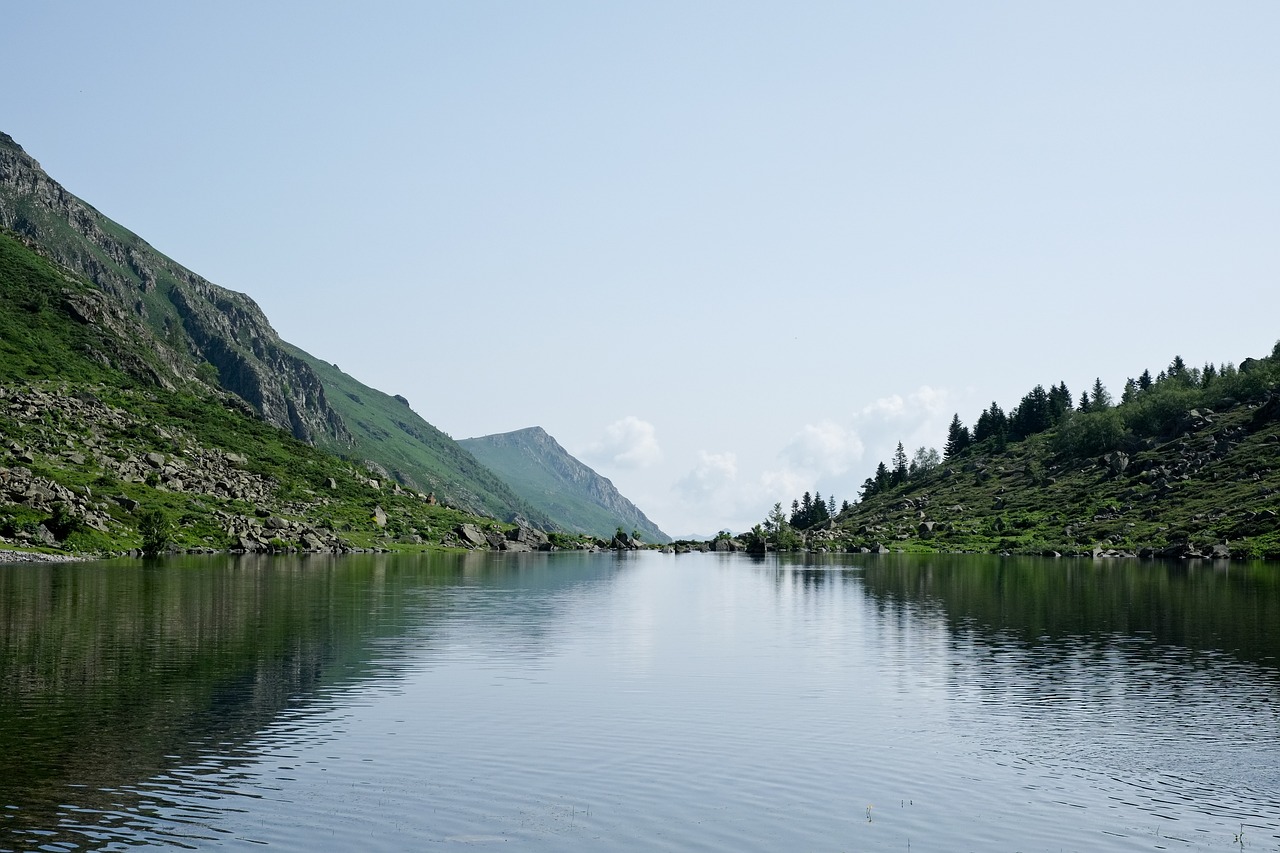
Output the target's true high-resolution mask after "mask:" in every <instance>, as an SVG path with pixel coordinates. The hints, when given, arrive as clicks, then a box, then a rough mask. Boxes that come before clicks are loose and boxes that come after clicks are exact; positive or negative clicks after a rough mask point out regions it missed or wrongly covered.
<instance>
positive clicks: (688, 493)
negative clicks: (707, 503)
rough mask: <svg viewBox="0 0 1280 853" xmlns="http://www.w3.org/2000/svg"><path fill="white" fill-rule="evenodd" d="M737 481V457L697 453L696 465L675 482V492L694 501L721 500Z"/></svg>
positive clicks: (724, 454) (723, 454)
mask: <svg viewBox="0 0 1280 853" xmlns="http://www.w3.org/2000/svg"><path fill="white" fill-rule="evenodd" d="M737 479H738V457H737V456H735V455H734V454H732V453H707V452H706V451H705V450H699V451H698V464H697V465H695V466H694V468H693V470H692V471H690V472H689V473H687V474H685V475H684V476H683V477H681V478H680V479H679V480H677V481H676V490H677V491H678V492H680V493H681V494H682V495H684V496H685V497H687V498H689V499H691V500H695V501H701V500H707V499H710V498H716V499H721V498H723V497H725V493H726V492H727V491H730V490H731V489H732V487H733V486H734V484H735V483H736V482H737Z"/></svg>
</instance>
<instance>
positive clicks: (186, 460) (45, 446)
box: [0, 231, 571, 556]
mask: <svg viewBox="0 0 1280 853" xmlns="http://www.w3.org/2000/svg"><path fill="white" fill-rule="evenodd" d="M109 305H110V303H109V301H108V300H106V299H104V297H103V294H102V291H101V290H99V289H98V287H97V286H96V285H95V284H94V283H93V282H90V281H88V280H86V279H85V278H83V277H81V276H77V275H76V274H74V273H72V272H71V271H69V270H66V269H65V268H61V267H59V266H57V265H56V264H54V263H53V262H52V261H50V260H49V259H48V258H45V257H43V256H42V255H40V254H38V253H37V252H36V251H34V250H33V249H32V248H31V247H30V246H28V245H26V243H25V242H24V240H23V239H21V238H19V236H18V235H16V234H14V233H12V232H7V231H0V436H3V441H2V442H0V549H7V548H11V547H16V548H20V549H25V550H30V549H33V548H47V549H53V550H57V551H64V552H65V551H75V552H80V553H90V554H118V553H121V552H123V551H130V550H137V549H140V548H144V547H146V546H147V545H148V543H151V544H154V545H156V547H157V548H159V547H161V546H166V545H170V544H171V545H174V546H177V547H180V548H183V549H196V550H201V551H205V550H210V549H213V550H226V549H231V550H243V551H279V550H284V549H299V550H306V551H345V550H351V549H355V548H375V547H376V548H390V547H413V546H419V545H452V546H462V545H466V544H473V545H474V544H480V543H482V542H483V543H484V547H489V546H491V545H498V546H502V545H503V544H504V542H505V540H504V538H503V532H502V530H501V526H500V525H498V524H497V523H496V522H494V521H492V520H487V519H478V518H475V517H472V516H470V515H467V514H464V513H462V512H460V511H458V510H456V509H451V508H449V507H445V506H441V505H438V504H434V503H433V502H432V501H431V500H430V499H429V496H428V495H425V494H422V493H421V492H416V491H412V490H406V489H403V488H401V487H400V485H398V484H396V483H389V482H387V481H385V480H381V479H378V478H375V477H371V476H370V473H369V471H368V470H367V468H366V467H365V466H364V465H361V464H357V463H354V462H350V461H346V460H343V459H340V458H338V457H337V456H334V455H333V454H331V453H327V452H324V451H322V450H321V449H319V448H317V447H315V446H313V445H310V444H307V443H304V442H302V441H300V440H298V439H297V438H296V437H295V436H294V435H293V434H292V432H291V431H289V430H286V429H282V428H281V427H279V426H276V425H273V424H270V423H268V422H266V421H265V420H263V419H262V418H261V417H260V416H259V414H258V412H256V411H255V410H254V409H253V408H252V407H251V406H249V405H248V404H247V403H246V402H245V401H244V400H242V399H241V398H240V397H238V396H236V395H234V394H231V393H229V392H226V391H222V390H219V389H216V388H214V387H211V386H210V385H208V384H205V383H204V382H202V381H200V380H198V379H191V380H188V381H185V382H181V380H180V376H178V375H176V374H173V373H172V372H170V371H171V367H172V365H171V364H170V363H169V362H167V361H166V355H165V354H164V353H162V352H161V351H160V349H159V347H160V344H159V342H158V341H156V340H155V338H154V337H153V335H152V334H151V329H150V328H149V327H148V326H147V325H146V324H145V321H144V318H142V317H140V316H138V315H133V314H130V313H128V312H122V313H121V314H119V315H117V314H116V313H114V312H112V311H110V309H109V307H108V308H107V310H106V312H105V314H106V316H107V317H108V318H109V320H110V322H106V323H100V322H95V321H94V320H93V319H92V317H91V316H89V312H88V311H87V310H86V308H85V306H98V307H103V306H109ZM161 380H163V381H161ZM179 383H180V384H179ZM464 525H469V527H465V528H464ZM467 533H471V534H473V535H472V536H470V537H468V536H466V534H467ZM464 539H466V540H467V541H465V542H464ZM559 542H560V544H564V545H569V544H571V543H569V542H566V541H565V540H563V539H561V540H559ZM3 553H4V551H3V550H0V556H2V555H3Z"/></svg>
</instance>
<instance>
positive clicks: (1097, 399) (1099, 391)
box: [1090, 377, 1111, 412]
mask: <svg viewBox="0 0 1280 853" xmlns="http://www.w3.org/2000/svg"><path fill="white" fill-rule="evenodd" d="M1090 405H1091V406H1092V407H1093V411H1095V412H1101V411H1103V410H1104V409H1109V408H1111V395H1110V394H1109V393H1107V389H1106V388H1104V387H1103V385H1102V378H1101V377H1099V378H1097V379H1095V380H1094V381H1093V401H1092V403H1091V404H1090Z"/></svg>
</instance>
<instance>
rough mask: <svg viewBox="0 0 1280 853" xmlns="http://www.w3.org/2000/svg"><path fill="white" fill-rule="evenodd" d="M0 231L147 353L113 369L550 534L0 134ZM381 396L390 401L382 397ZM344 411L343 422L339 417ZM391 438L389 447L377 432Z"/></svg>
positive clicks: (79, 312)
mask: <svg viewBox="0 0 1280 853" xmlns="http://www.w3.org/2000/svg"><path fill="white" fill-rule="evenodd" d="M0 228H4V229H6V230H8V231H9V232H11V233H13V234H14V235H16V236H17V237H18V238H19V239H20V240H22V241H23V242H24V244H26V245H27V246H28V248H32V249H34V250H35V251H36V252H38V253H39V254H41V255H43V256H44V257H46V258H48V259H49V260H50V261H52V262H53V263H55V264H57V265H58V266H59V267H61V268H64V269H65V270H67V271H69V272H70V273H71V274H73V275H79V276H82V277H83V278H84V279H86V280H87V281H89V282H90V283H92V284H93V285H94V286H95V287H96V291H94V290H90V289H76V290H75V291H74V293H72V294H71V295H70V296H69V297H68V298H69V299H70V300H71V302H72V305H71V308H72V310H73V311H74V312H75V314H76V316H77V317H78V319H79V321H80V322H82V323H86V324H93V325H96V326H100V327H103V328H111V329H114V330H115V331H116V332H117V333H118V337H119V338H121V339H125V338H131V339H143V338H145V339H146V340H147V342H148V347H147V348H146V350H147V351H145V352H143V354H142V356H141V357H139V355H138V353H139V350H137V349H135V348H123V349H120V348H117V349H119V350H120V351H119V353H118V355H120V356H121V357H127V359H128V361H127V362H122V363H120V364H119V365H117V366H119V367H121V368H122V369H124V370H126V372H132V373H133V374H134V375H136V376H138V377H139V378H140V379H143V380H145V381H148V382H151V383H154V384H156V385H158V386H160V387H162V388H164V389H165V390H167V391H177V390H181V389H184V388H190V387H194V386H197V385H200V386H204V387H208V388H210V389H213V390H215V391H218V390H222V391H226V392H230V393H231V394H233V395H235V396H236V397H237V398H238V399H240V400H242V401H244V403H245V404H246V405H248V406H249V407H250V408H252V409H253V410H254V411H255V412H256V413H257V414H258V416H260V417H261V418H262V419H263V420H265V421H266V422H267V423H270V424H273V425H274V426H277V427H280V428H282V429H285V430H288V431H289V432H290V433H292V434H293V435H294V437H295V438H297V439H299V440H301V441H304V442H306V443H309V444H314V445H317V446H320V447H323V448H325V449H327V450H329V451H330V452H333V453H336V454H338V455H340V456H344V457H349V458H353V459H356V461H360V462H362V463H371V464H372V465H373V466H374V467H375V468H380V469H382V470H383V471H384V472H385V473H386V474H390V475H392V476H394V474H396V473H398V474H399V475H400V478H401V479H402V480H403V483H402V485H405V486H407V487H409V488H410V489H412V490H414V491H434V492H435V493H436V495H437V497H438V498H439V499H440V500H441V501H444V502H447V503H449V504H450V505H452V506H455V507H457V508H459V509H463V510H465V511H467V512H469V513H472V514H478V515H484V516H490V517H495V518H501V519H503V520H511V519H513V518H515V517H517V516H521V517H524V518H526V520H527V521H529V522H530V523H532V524H539V525H543V526H545V527H547V528H548V529H552V530H554V529H556V526H555V524H554V522H553V521H552V520H551V519H549V518H546V517H545V516H542V515H541V514H540V513H538V512H537V511H536V510H534V509H532V508H530V507H528V506H527V505H526V504H525V503H524V502H523V501H521V500H520V499H519V498H518V496H516V495H515V493H514V492H512V491H511V490H510V489H509V488H508V487H507V486H506V484H505V483H503V482H502V481H501V480H500V479H499V478H498V477H496V476H495V475H493V473H492V472H490V471H488V470H486V469H484V467H483V466H482V465H480V463H479V462H477V461H476V460H475V459H474V458H473V457H472V456H471V455H470V454H469V453H467V452H466V451H465V450H463V449H462V448H461V447H459V446H458V445H457V444H456V442H454V441H453V440H452V439H451V438H449V437H448V436H445V435H444V434H443V433H441V432H440V431H439V430H436V429H435V427H433V426H431V425H430V424H429V423H427V421H426V420H425V419H423V418H421V417H420V416H419V415H417V414H416V413H412V414H411V416H408V417H406V418H403V419H401V420H402V421H403V424H404V426H403V427H400V428H399V429H396V428H392V429H390V430H388V429H384V428H383V426H382V425H381V424H380V423H379V421H380V418H379V417H377V416H375V415H369V416H362V415H365V414H367V413H364V412H357V411H354V410H353V408H352V406H350V405H349V404H348V400H347V398H346V397H345V396H342V395H341V394H339V395H338V396H336V397H335V398H333V399H331V398H330V393H329V389H328V388H327V387H326V383H327V384H328V385H330V386H335V385H345V384H347V383H356V384H358V386H359V389H360V392H359V393H360V395H363V396H364V397H367V398H369V399H370V400H371V401H374V404H373V405H374V408H379V407H381V408H383V409H385V408H386V406H385V404H384V402H383V399H382V398H384V397H386V395H382V393H381V392H378V391H376V390H375V389H372V388H370V387H369V386H367V385H363V384H361V383H357V381H356V380H354V379H351V378H350V377H347V378H346V379H344V380H342V381H337V380H336V379H335V378H334V377H333V376H331V375H330V374H329V370H328V367H329V366H328V364H327V363H326V362H324V361H322V360H321V359H318V358H316V357H314V356H312V355H310V354H309V353H305V352H304V351H302V350H301V349H299V348H297V347H295V346H293V345H291V344H288V343H287V342H285V341H283V340H282V339H281V338H280V336H279V335H278V334H277V333H276V331H275V329H274V328H273V327H272V326H271V324H270V322H269V320H268V319H267V317H266V315H265V314H264V313H263V311H262V310H261V308H260V307H259V306H258V305H257V303H256V302H254V301H253V300H252V299H251V298H250V297H248V296H247V295H245V294H243V293H238V292H235V291H232V290H228V289H227V288H224V287H221V286H219V285H215V284H213V283H212V282H209V281H208V280H206V279H204V278H203V277H201V276H199V275H198V274H196V273H194V272H192V271H191V270H189V269H187V268H186V267H184V266H182V265H181V264H179V263H177V262H176V261H173V260H172V259H170V258H168V257H167V256H165V255H164V254H162V253H161V252H159V251H158V250H156V249H155V248H154V247H152V246H151V245H150V244H148V243H147V242H146V241H145V240H144V239H142V238H141V237H140V236H138V235H137V234H135V233H133V232H132V231H130V230H129V229H127V228H125V227H124V226H122V225H120V224H118V223H116V222H114V221H112V220H111V219H109V218H107V217H106V216H104V215H103V214H101V213H100V212H99V211H98V210H97V209H96V208H94V207H93V206H92V205H90V204H88V203H87V202H85V201H83V200H81V199H80V198H78V197H77V196H75V195H74V194H72V193H71V192H69V191H68V190H66V189H65V188H64V187H63V186H62V185H61V184H59V183H58V182H57V181H56V180H54V179H53V178H52V177H50V176H49V175H48V174H47V173H46V172H45V171H44V169H43V168H42V167H41V166H40V164H39V163H38V162H37V161H36V160H35V159H34V158H32V157H31V156H30V155H29V154H27V152H26V151H25V150H23V148H22V146H21V145H19V144H18V143H17V142H16V141H15V140H14V139H13V137H11V136H9V135H8V134H5V133H0ZM388 399H389V398H388ZM344 415H345V416H344ZM392 433H396V434H397V435H399V437H398V438H396V439H394V440H389V439H388V435H390V434H392Z"/></svg>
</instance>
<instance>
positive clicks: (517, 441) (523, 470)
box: [458, 427, 671, 544]
mask: <svg viewBox="0 0 1280 853" xmlns="http://www.w3.org/2000/svg"><path fill="white" fill-rule="evenodd" d="M458 443H459V444H461V445H462V446H463V447H464V448H466V449H467V450H469V451H471V453H472V455H474V456H475V457H476V458H477V459H479V460H480V461H481V462H482V463H484V465H485V466H487V467H488V468H491V469H492V470H494V471H496V472H497V473H498V475H499V476H500V477H502V478H503V479H504V480H505V481H506V482H507V483H509V484H510V486H511V488H512V490H514V491H515V493H516V494H518V495H519V496H520V497H521V498H523V499H524V500H525V501H526V502H527V503H529V504H530V505H532V506H534V507H537V508H538V509H539V510H540V511H541V512H543V513H544V514H545V515H547V516H549V517H550V518H551V519H553V520H554V521H555V522H556V523H557V524H559V525H560V526H561V527H563V528H564V529H566V530H571V531H573V532H576V533H586V534H590V535H593V536H599V537H601V538H604V539H607V538H609V537H611V536H613V535H614V533H615V532H616V531H617V529H618V528H619V527H621V528H622V529H623V531H624V532H626V533H632V532H637V533H639V534H640V538H641V539H642V540H643V541H645V542H649V543H653V544H666V543H668V542H670V541H671V537H670V536H668V535H667V534H665V533H663V532H662V531H661V530H659V529H658V526H657V525H656V524H654V523H653V522H652V521H650V520H649V519H648V517H646V516H645V514H644V513H643V512H641V511H640V508H639V507H637V506H636V505H635V504H633V503H632V502H631V501H629V500H627V499H626V498H625V497H623V496H622V494H621V493H620V492H619V491H618V490H617V488H616V487H615V486H614V485H613V483H612V482H611V481H610V480H608V479H607V478H605V477H601V476H600V475H599V474H597V473H596V472H595V471H593V470H592V469H591V468H590V467H588V466H587V465H584V464H583V463H582V462H580V461H578V460H577V459H575V458H574V457H573V456H571V455H570V454H569V452H568V451H567V450H565V449H564V448H563V447H561V446H560V443H559V442H558V441H556V440H555V439H554V438H552V437H551V436H550V435H548V434H547V432H546V430H544V429H542V427H529V428H527V429H521V430H516V431H515V432H507V433H501V434H498V435H486V436H482V437H480V438H467V439H463V440H462V441H460V442H458Z"/></svg>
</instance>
